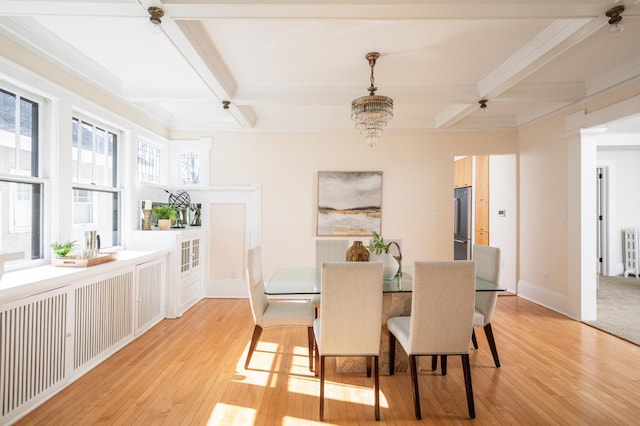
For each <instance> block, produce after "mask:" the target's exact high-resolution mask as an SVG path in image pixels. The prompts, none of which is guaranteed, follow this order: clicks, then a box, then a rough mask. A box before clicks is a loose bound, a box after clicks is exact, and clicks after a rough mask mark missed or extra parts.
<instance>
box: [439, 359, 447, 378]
mask: <svg viewBox="0 0 640 426" xmlns="http://www.w3.org/2000/svg"><path fill="white" fill-rule="evenodd" d="M440 364H441V365H440V368H441V369H442V375H443V376H446V375H447V356H446V355H440Z"/></svg>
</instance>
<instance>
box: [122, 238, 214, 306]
mask: <svg viewBox="0 0 640 426" xmlns="http://www.w3.org/2000/svg"><path fill="white" fill-rule="evenodd" d="M205 235H206V232H205V230H204V229H202V228H184V229H171V230H168V231H134V232H133V241H132V248H135V249H145V250H149V249H153V250H159V249H164V250H167V251H168V253H169V254H168V257H169V258H168V260H167V271H166V274H167V275H166V281H167V287H166V315H167V318H177V317H180V316H182V314H183V313H185V312H186V311H187V310H188V309H189V308H190V307H192V306H193V305H195V304H196V303H197V302H198V301H199V300H201V299H202V298H203V297H204V268H203V255H204V248H205Z"/></svg>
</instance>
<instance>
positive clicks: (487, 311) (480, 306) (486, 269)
mask: <svg viewBox="0 0 640 426" xmlns="http://www.w3.org/2000/svg"><path fill="white" fill-rule="evenodd" d="M473 259H474V260H475V261H476V277H478V278H481V279H483V280H485V281H489V282H492V283H494V284H497V283H498V277H499V276H500V249H499V248H497V247H490V246H483V245H478V244H474V246H473ZM497 301H498V292H497V291H479V292H477V293H476V305H475V313H474V314H473V325H474V328H475V327H483V328H484V334H485V336H486V337H487V342H488V343H489V348H490V349H491V355H492V356H493V362H494V363H495V365H496V367H500V359H499V358H498V349H497V348H496V342H495V338H494V337H493V328H492V327H491V319H492V318H493V312H494V311H495V308H496V303H497ZM471 341H472V342H473V347H474V348H475V349H478V341H477V339H476V333H475V331H474V332H473V333H472V334H471Z"/></svg>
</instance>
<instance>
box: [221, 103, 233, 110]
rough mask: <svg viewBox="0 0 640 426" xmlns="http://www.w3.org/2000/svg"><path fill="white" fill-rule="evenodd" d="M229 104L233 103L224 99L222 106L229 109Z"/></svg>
mask: <svg viewBox="0 0 640 426" xmlns="http://www.w3.org/2000/svg"><path fill="white" fill-rule="evenodd" d="M229 105H231V101H222V108H223V109H224V110H228V109H229Z"/></svg>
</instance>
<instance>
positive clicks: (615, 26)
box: [605, 4, 624, 33]
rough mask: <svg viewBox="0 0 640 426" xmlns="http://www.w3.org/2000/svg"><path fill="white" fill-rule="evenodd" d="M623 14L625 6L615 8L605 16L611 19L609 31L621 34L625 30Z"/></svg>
mask: <svg viewBox="0 0 640 426" xmlns="http://www.w3.org/2000/svg"><path fill="white" fill-rule="evenodd" d="M622 12H624V5H623V4H621V5H619V6H614V7H612V8H611V9H609V10H607V12H606V13H605V15H607V17H608V18H609V21H608V22H609V25H610V27H609V30H610V31H611V32H614V33H621V32H622V31H623V30H624V26H623V25H622Z"/></svg>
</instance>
